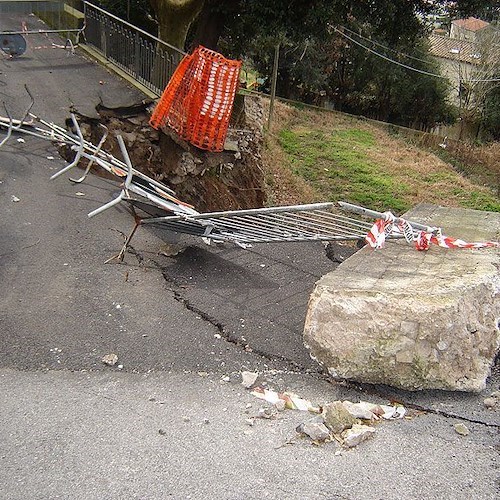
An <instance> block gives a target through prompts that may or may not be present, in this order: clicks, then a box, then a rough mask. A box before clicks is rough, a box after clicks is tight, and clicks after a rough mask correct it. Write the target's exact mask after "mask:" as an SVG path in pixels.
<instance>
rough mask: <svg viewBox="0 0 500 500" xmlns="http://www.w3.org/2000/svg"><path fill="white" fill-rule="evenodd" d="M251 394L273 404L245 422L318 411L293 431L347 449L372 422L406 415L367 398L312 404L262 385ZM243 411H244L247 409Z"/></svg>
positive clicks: (403, 410)
mask: <svg viewBox="0 0 500 500" xmlns="http://www.w3.org/2000/svg"><path fill="white" fill-rule="evenodd" d="M251 394H252V395H254V396H256V397H257V398H259V399H263V400H265V401H267V402H268V403H270V404H272V405H273V406H274V407H273V408H269V407H268V408H259V410H258V415H257V416H256V417H254V418H247V419H246V422H247V423H248V425H253V420H254V419H255V418H263V419H271V418H275V417H276V416H277V413H276V410H279V411H283V410H285V409H295V410H301V411H309V412H312V413H318V415H317V416H315V417H314V418H312V419H310V420H307V421H305V422H303V423H301V424H300V425H299V426H298V427H296V431H297V432H298V433H299V434H304V435H307V436H309V437H310V438H311V439H312V440H313V442H315V443H319V442H325V441H329V440H332V439H336V440H337V441H338V442H339V443H340V444H342V445H343V446H345V447H347V448H352V447H354V446H357V445H358V444H359V443H361V442H363V441H365V440H366V439H368V438H369V437H371V436H373V434H374V433H375V429H374V428H373V426H372V424H374V423H375V422H377V421H380V420H395V419H402V418H404V417H405V415H406V408H405V407H404V406H403V405H401V404H400V403H393V404H391V405H380V404H376V403H369V402H367V401H359V402H358V403H353V402H352V401H348V400H345V401H333V402H331V403H328V404H325V405H322V406H314V405H313V404H312V403H311V402H310V401H307V400H305V399H302V398H300V397H299V396H297V395H296V394H293V393H291V392H283V393H278V392H276V391H273V390H270V389H266V388H264V387H257V388H255V389H253V390H252V392H251ZM250 406H251V405H250ZM247 408H248V405H247ZM246 413H248V409H247V410H246ZM361 421H363V422H364V423H361ZM250 422H252V423H250ZM457 432H458V430H457ZM467 432H468V430H467Z"/></svg>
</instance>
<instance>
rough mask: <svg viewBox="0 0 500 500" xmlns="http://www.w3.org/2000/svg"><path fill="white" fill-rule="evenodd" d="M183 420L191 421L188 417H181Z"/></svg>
mask: <svg viewBox="0 0 500 500" xmlns="http://www.w3.org/2000/svg"><path fill="white" fill-rule="evenodd" d="M182 421H183V422H191V419H190V418H189V417H182Z"/></svg>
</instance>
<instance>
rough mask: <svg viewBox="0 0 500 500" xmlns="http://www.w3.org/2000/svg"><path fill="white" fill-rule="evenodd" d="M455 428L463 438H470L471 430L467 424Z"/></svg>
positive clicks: (460, 424) (457, 425)
mask: <svg viewBox="0 0 500 500" xmlns="http://www.w3.org/2000/svg"><path fill="white" fill-rule="evenodd" d="M453 427H454V428H455V432H456V433H457V434H460V435H461V436H468V435H469V434H470V431H469V428H468V427H467V426H466V425H465V424H462V423H459V424H455V425H454V426H453Z"/></svg>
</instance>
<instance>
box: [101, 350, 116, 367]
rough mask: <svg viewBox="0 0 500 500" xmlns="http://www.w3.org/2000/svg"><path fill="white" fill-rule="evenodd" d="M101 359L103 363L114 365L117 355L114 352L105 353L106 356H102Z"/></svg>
mask: <svg viewBox="0 0 500 500" xmlns="http://www.w3.org/2000/svg"><path fill="white" fill-rule="evenodd" d="M101 361H102V362H103V363H104V364H105V365H109V366H115V365H116V363H118V356H117V355H116V354H114V353H111V354H106V356H103V358H102V359H101Z"/></svg>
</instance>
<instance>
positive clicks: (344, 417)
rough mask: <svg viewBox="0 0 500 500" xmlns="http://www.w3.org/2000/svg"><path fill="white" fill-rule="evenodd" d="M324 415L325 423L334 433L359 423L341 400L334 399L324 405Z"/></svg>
mask: <svg viewBox="0 0 500 500" xmlns="http://www.w3.org/2000/svg"><path fill="white" fill-rule="evenodd" d="M322 415H323V419H324V421H325V425H326V426H327V427H328V428H329V429H330V430H331V431H332V432H333V433H334V434H340V433H341V432H342V431H343V430H345V429H348V428H349V427H352V426H353V425H354V424H355V423H357V420H356V419H355V418H354V417H353V416H352V415H351V414H350V413H349V412H348V411H347V410H346V408H345V406H344V405H343V404H342V403H341V402H340V401H334V402H333V403H328V404H327V405H325V406H323V413H322Z"/></svg>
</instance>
